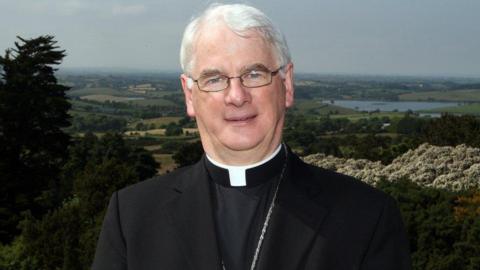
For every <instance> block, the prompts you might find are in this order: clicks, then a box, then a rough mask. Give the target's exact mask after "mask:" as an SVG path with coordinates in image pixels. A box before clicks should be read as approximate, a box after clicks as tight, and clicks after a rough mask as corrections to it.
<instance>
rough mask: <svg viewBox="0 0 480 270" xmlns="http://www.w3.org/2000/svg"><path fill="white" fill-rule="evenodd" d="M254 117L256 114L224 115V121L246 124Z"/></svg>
mask: <svg viewBox="0 0 480 270" xmlns="http://www.w3.org/2000/svg"><path fill="white" fill-rule="evenodd" d="M255 117H257V115H239V116H230V117H226V118H225V121H227V122H228V123H232V124H244V123H245V124H246V123H248V122H250V121H252V120H253V119H255Z"/></svg>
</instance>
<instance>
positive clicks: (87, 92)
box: [67, 87, 134, 97]
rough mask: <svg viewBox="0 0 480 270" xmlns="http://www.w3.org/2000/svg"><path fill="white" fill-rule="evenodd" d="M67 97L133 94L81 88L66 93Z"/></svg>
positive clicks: (106, 89) (105, 89) (108, 89)
mask: <svg viewBox="0 0 480 270" xmlns="http://www.w3.org/2000/svg"><path fill="white" fill-rule="evenodd" d="M67 95H68V96H71V97H80V96H88V95H112V96H113V95H114V96H133V95H134V94H133V93H131V92H128V91H120V90H117V89H113V88H106V87H100V88H82V89H77V90H70V91H67Z"/></svg>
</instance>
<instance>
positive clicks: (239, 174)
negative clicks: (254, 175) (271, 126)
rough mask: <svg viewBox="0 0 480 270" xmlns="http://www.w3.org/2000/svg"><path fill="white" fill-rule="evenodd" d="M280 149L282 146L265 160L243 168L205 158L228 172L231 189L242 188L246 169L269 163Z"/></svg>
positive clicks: (244, 182)
mask: <svg viewBox="0 0 480 270" xmlns="http://www.w3.org/2000/svg"><path fill="white" fill-rule="evenodd" d="M281 149H282V145H281V144H280V145H278V147H277V149H276V150H275V151H274V152H273V153H272V154H271V155H269V156H268V157H266V158H265V159H263V160H261V161H259V162H257V163H254V164H250V165H244V166H232V165H226V164H223V163H220V162H218V161H215V160H213V159H212V158H211V157H209V156H208V155H207V154H206V156H207V159H208V160H209V161H210V162H211V163H212V164H213V165H215V166H218V167H220V168H223V169H226V170H228V175H229V179H230V185H231V186H233V187H243V186H246V185H247V179H246V177H245V172H246V171H247V170H248V169H251V168H254V167H257V166H260V165H262V164H264V163H266V162H268V161H270V160H271V159H272V158H274V157H275V156H276V155H277V154H278V152H280V150H281Z"/></svg>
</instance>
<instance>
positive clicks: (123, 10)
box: [112, 5, 147, 15]
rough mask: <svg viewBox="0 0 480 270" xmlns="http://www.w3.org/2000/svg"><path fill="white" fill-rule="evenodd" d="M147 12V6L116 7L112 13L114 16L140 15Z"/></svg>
mask: <svg viewBox="0 0 480 270" xmlns="http://www.w3.org/2000/svg"><path fill="white" fill-rule="evenodd" d="M146 10H147V9H146V8H145V5H115V6H114V7H113V8H112V13H113V15H139V14H142V13H145V11H146Z"/></svg>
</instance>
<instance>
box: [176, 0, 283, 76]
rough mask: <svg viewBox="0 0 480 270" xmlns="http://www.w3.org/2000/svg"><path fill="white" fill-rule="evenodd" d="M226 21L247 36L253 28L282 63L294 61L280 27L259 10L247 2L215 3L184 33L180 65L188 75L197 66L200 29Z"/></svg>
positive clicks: (234, 30)
mask: <svg viewBox="0 0 480 270" xmlns="http://www.w3.org/2000/svg"><path fill="white" fill-rule="evenodd" d="M220 21H221V22H224V23H225V24H226V25H227V27H228V28H229V29H230V30H232V31H233V32H235V33H236V34H238V35H239V36H245V32H246V31H248V30H254V31H256V32H258V33H260V35H261V36H262V38H263V39H264V40H265V41H266V42H267V43H268V44H270V45H271V46H272V47H273V49H274V56H275V57H276V60H277V62H278V64H279V65H280V66H285V65H286V64H288V63H290V62H291V57H290V51H289V49H288V45H287V41H286V40H285V37H284V36H283V34H282V33H281V32H280V30H279V29H278V28H277V27H275V25H273V23H272V21H271V20H270V19H269V18H268V17H267V16H266V15H265V14H264V13H263V12H261V11H260V10H258V9H256V8H254V7H252V6H248V5H245V4H227V5H223V4H218V3H217V4H212V5H210V6H209V7H208V8H207V9H206V10H205V11H204V12H203V13H201V14H200V15H199V16H198V17H194V18H192V20H191V21H190V23H189V24H188V25H187V27H186V28H185V32H184V33H183V39H182V45H181V47H180V65H181V66H182V70H183V72H184V73H185V74H189V73H190V72H191V71H192V68H193V66H194V61H195V59H194V49H195V48H194V45H195V42H196V38H197V37H198V35H199V32H200V31H202V28H203V27H205V26H208V25H213V24H215V23H218V22H220Z"/></svg>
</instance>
